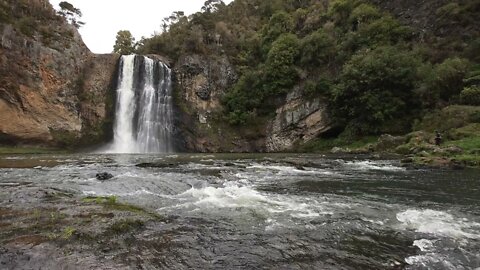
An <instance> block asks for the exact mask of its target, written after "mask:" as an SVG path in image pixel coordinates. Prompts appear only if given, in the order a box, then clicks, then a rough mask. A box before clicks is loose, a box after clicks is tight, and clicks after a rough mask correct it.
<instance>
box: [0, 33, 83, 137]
mask: <svg viewBox="0 0 480 270" xmlns="http://www.w3.org/2000/svg"><path fill="white" fill-rule="evenodd" d="M64 27H71V26H69V25H66V24H65V25H64ZM72 28H73V27H72ZM1 29H2V31H1V46H0V55H1V57H0V80H1V82H0V134H1V137H3V138H6V139H7V140H10V141H15V142H23V143H39V142H41V143H51V142H54V141H55V136H56V134H59V133H63V132H72V133H78V134H80V130H81V128H82V121H81V117H80V110H79V102H78V98H77V91H78V87H77V83H78V81H77V79H78V77H79V74H81V72H82V68H83V66H84V64H85V61H86V59H87V58H88V56H89V55H90V52H89V50H88V48H87V47H86V46H85V45H84V44H83V42H82V41H81V38H80V36H79V35H78V33H77V32H76V29H74V28H73V29H70V30H71V31H72V32H71V33H74V34H73V36H72V37H71V42H70V43H69V45H70V46H69V47H68V48H65V49H63V50H61V51H59V50H56V49H54V48H52V47H49V46H45V45H44V44H42V43H41V42H40V41H37V40H36V39H35V38H29V37H26V36H25V35H23V34H22V33H19V32H18V31H17V30H16V29H14V28H13V27H12V26H11V25H3V26H2V28H1Z"/></svg>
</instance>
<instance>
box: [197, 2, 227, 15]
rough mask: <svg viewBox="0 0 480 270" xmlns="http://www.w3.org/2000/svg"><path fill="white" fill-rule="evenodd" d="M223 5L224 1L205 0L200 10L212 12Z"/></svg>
mask: <svg viewBox="0 0 480 270" xmlns="http://www.w3.org/2000/svg"><path fill="white" fill-rule="evenodd" d="M224 6H225V3H224V2H223V1H222V0H207V1H205V3H204V4H203V7H202V11H203V12H206V13H212V12H215V11H217V10H218V9H220V8H221V7H224Z"/></svg>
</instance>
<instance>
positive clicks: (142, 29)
mask: <svg viewBox="0 0 480 270" xmlns="http://www.w3.org/2000/svg"><path fill="white" fill-rule="evenodd" d="M61 1H64V0H50V3H51V4H52V5H53V6H54V7H55V8H56V7H58V4H59V3H60V2H61ZM67 1H68V2H69V3H71V4H73V5H74V6H75V7H76V8H78V9H80V10H81V11H82V13H83V17H82V21H84V22H86V25H84V26H83V27H82V28H80V34H81V35H82V37H83V40H84V41H85V44H87V46H88V47H89V48H90V50H91V51H92V52H94V53H109V52H111V51H112V49H113V44H114V43H115V36H116V34H117V32H118V31H119V30H130V32H132V34H133V36H134V37H135V38H136V40H139V39H140V38H141V37H142V36H145V37H149V36H151V35H152V34H153V33H154V32H155V31H160V29H161V27H160V25H161V22H162V19H163V18H164V17H167V16H169V15H170V14H171V13H172V12H173V11H179V10H181V11H184V12H185V14H187V15H188V14H192V13H195V12H197V11H200V9H201V7H202V6H203V3H204V2H205V0H135V1H132V0H128V1H127V0H122V1H118V0H67ZM231 1H232V0H226V1H224V2H225V3H226V4H228V3H230V2H231Z"/></svg>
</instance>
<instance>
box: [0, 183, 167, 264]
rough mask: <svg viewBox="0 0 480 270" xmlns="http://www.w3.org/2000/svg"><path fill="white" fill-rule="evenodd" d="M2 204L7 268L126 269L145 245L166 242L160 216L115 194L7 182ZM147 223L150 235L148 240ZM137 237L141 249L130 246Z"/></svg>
mask: <svg viewBox="0 0 480 270" xmlns="http://www.w3.org/2000/svg"><path fill="white" fill-rule="evenodd" d="M0 205H1V207H0V228H1V232H0V243H2V247H1V248H0V266H1V267H0V268H2V269H40V268H42V269H43V268H45V269H65V268H69V269H77V268H78V269H89V268H90V267H93V268H95V269H100V268H101V269H126V268H128V267H126V266H125V263H128V262H130V264H131V265H133V264H134V263H135V260H136V256H137V255H138V254H139V252H140V249H141V248H142V247H143V246H144V245H157V246H159V245H162V244H164V245H166V244H167V243H166V241H167V240H165V238H164V237H166V235H164V234H163V233H162V234H160V233H158V231H156V229H152V228H162V224H164V222H165V220H164V219H163V218H162V217H161V216H159V215H158V214H156V213H152V212H149V211H146V210H144V209H142V208H139V207H137V206H134V205H130V204H126V203H121V202H119V201H118V199H117V197H115V196H109V197H83V196H79V194H75V193H73V192H70V191H68V190H61V189H56V188H53V187H49V188H46V187H45V188H42V187H39V186H37V185H35V184H32V183H22V184H20V183H6V182H2V183H0ZM147 227H148V228H150V229H149V230H148V231H149V234H150V238H149V239H148V240H143V239H141V238H142V237H141V235H142V233H145V231H146V230H147V229H146V228H147ZM133 241H135V242H136V247H137V250H136V251H135V250H131V249H129V247H130V246H131V244H132V242H133ZM157 241H158V242H157ZM150 255H153V254H150ZM146 256H147V255H146Z"/></svg>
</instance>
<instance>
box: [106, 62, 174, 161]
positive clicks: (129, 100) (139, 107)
mask: <svg viewBox="0 0 480 270" xmlns="http://www.w3.org/2000/svg"><path fill="white" fill-rule="evenodd" d="M171 73H172V72H171V70H170V68H169V67H168V66H167V65H165V64H164V63H163V62H161V61H159V60H154V59H151V58H148V57H145V56H140V55H125V56H122V58H121V59H120V65H119V72H118V74H119V75H118V82H117V85H118V86H117V90H116V96H117V97H116V107H115V122H114V126H113V131H114V138H113V143H112V145H111V147H110V149H109V151H108V152H112V153H167V152H172V151H173V146H172V145H173V144H172V132H173V120H172V118H173V117H172V114H173V113H172V80H171Z"/></svg>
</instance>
